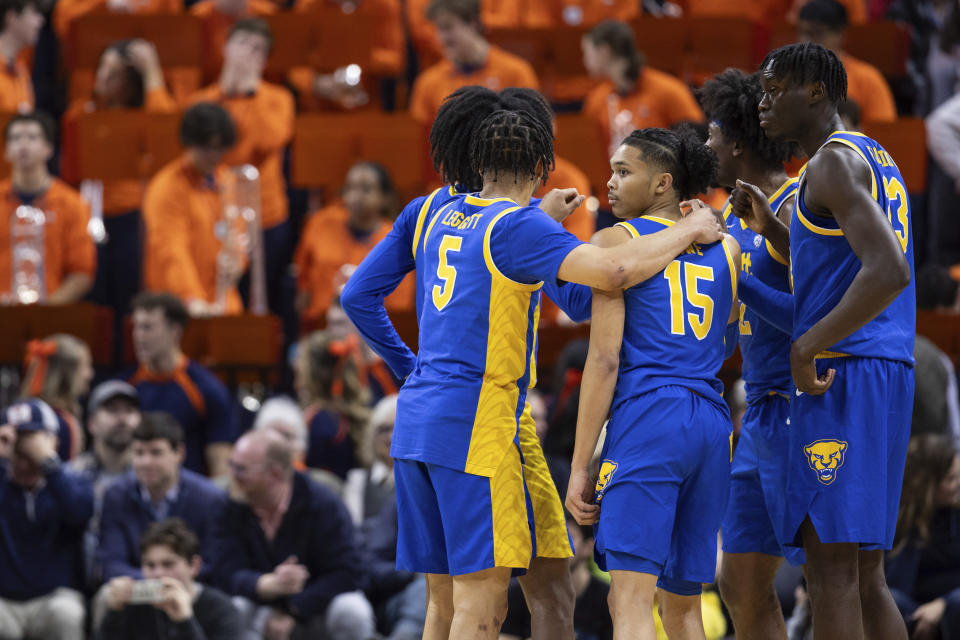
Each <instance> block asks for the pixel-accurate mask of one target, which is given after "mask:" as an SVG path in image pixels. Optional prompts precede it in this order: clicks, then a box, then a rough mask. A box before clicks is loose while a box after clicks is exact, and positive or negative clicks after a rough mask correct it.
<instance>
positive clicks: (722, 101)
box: [697, 69, 794, 167]
mask: <svg viewBox="0 0 960 640" xmlns="http://www.w3.org/2000/svg"><path fill="white" fill-rule="evenodd" d="M761 93H762V91H761V89H760V81H759V79H758V77H757V74H753V75H747V74H745V73H744V72H743V71H740V70H739V69H727V70H726V71H724V72H723V73H718V74H717V75H715V76H713V78H712V79H710V80H707V81H706V82H705V83H704V85H703V87H701V88H700V89H699V90H698V91H697V97H698V98H699V99H700V103H701V106H703V110H704V112H705V113H706V114H707V118H708V119H709V120H713V121H714V122H716V124H717V126H719V127H720V130H721V131H722V132H723V135H724V136H726V137H727V138H728V139H729V140H731V141H733V142H736V143H738V144H740V145H741V146H743V147H746V148H747V149H749V150H750V151H751V152H753V153H754V154H755V155H757V156H758V157H759V158H760V159H761V160H763V162H764V164H766V165H768V166H771V167H773V166H780V165H782V164H783V163H784V162H786V161H788V160H789V159H790V158H791V157H793V155H794V153H793V152H794V149H793V145H792V144H790V143H786V142H773V141H771V140H770V139H769V138H768V137H767V136H766V134H765V133H764V132H763V129H761V128H760V118H759V117H758V110H757V105H759V104H760V94H761Z"/></svg>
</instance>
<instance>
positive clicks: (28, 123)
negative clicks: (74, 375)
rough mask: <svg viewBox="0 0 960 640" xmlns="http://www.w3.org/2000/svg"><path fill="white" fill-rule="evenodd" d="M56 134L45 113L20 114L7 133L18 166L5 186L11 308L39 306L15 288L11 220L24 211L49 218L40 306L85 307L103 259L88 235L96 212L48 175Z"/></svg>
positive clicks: (2, 204) (3, 283) (1, 293)
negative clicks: (24, 304) (20, 209)
mask: <svg viewBox="0 0 960 640" xmlns="http://www.w3.org/2000/svg"><path fill="white" fill-rule="evenodd" d="M53 130H54V124H53V121H52V120H51V119H50V118H49V117H48V116H46V115H45V114H41V113H29V114H19V115H16V116H14V117H13V118H12V119H11V120H10V122H9V123H8V124H7V126H6V128H5V129H4V140H5V142H6V157H7V162H9V163H10V164H11V165H12V167H13V170H12V172H11V175H10V177H9V178H7V179H5V180H3V181H2V182H0V300H3V301H4V302H6V303H8V304H9V303H13V304H17V303H19V302H37V301H38V300H37V298H36V297H34V296H33V295H29V294H28V295H26V297H25V296H24V295H16V293H15V292H14V291H13V287H12V280H13V270H14V264H13V254H12V247H13V242H12V237H11V221H12V218H13V216H14V215H15V212H16V210H17V208H18V207H20V206H29V207H33V208H35V209H37V210H39V211H41V212H43V214H44V218H43V223H42V224H43V228H42V234H43V256H42V258H41V260H42V276H41V282H42V283H41V287H40V288H41V293H40V296H39V301H40V302H43V303H45V304H70V303H73V302H79V301H80V300H82V299H83V297H84V296H85V295H86V294H87V292H88V291H90V288H91V287H92V286H93V274H94V272H95V271H96V261H97V257H96V250H95V249H94V245H93V240H91V239H90V235H89V234H88V233H87V224H88V222H89V221H90V208H89V206H88V205H87V203H86V202H84V200H83V198H81V197H80V194H79V193H77V192H76V191H74V190H73V189H71V188H70V187H69V186H67V183H65V182H63V181H62V180H59V179H57V178H54V177H53V176H51V175H50V172H49V171H48V170H47V161H48V160H49V159H50V157H51V156H52V155H53V139H54V134H53ZM31 290H32V291H35V289H31ZM23 293H24V292H21V294H23Z"/></svg>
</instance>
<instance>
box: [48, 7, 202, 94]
mask: <svg viewBox="0 0 960 640" xmlns="http://www.w3.org/2000/svg"><path fill="white" fill-rule="evenodd" d="M127 38H143V39H144V40H149V41H150V42H152V43H153V44H154V45H155V46H156V47H157V53H158V54H159V56H160V64H161V66H162V67H163V69H164V76H165V77H166V80H167V84H168V86H169V88H170V93H171V95H173V97H174V98H175V99H176V100H177V102H179V103H184V102H185V101H186V100H187V98H188V97H189V96H190V94H192V93H193V92H195V91H196V90H198V89H199V88H200V82H201V79H202V71H201V65H202V64H203V28H202V23H201V22H200V20H199V19H198V18H196V17H195V16H192V15H188V14H149V15H147V14H126V13H94V14H88V15H85V16H82V17H80V18H78V19H77V21H76V22H75V23H74V25H73V26H72V27H71V29H70V38H69V41H68V42H67V46H66V51H65V56H64V60H65V62H66V64H67V67H68V68H69V69H70V97H71V99H75V98H84V97H87V96H89V95H90V92H91V90H92V88H93V74H94V72H95V70H96V68H97V64H98V62H99V61H100V55H101V54H102V53H103V50H104V49H105V48H106V47H107V46H108V45H109V44H110V43H112V42H115V41H117V40H124V39H127Z"/></svg>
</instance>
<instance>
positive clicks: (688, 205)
mask: <svg viewBox="0 0 960 640" xmlns="http://www.w3.org/2000/svg"><path fill="white" fill-rule="evenodd" d="M698 209H710V211H712V212H713V215H714V216H715V217H716V219H717V222H719V223H720V228H721V229H723V231H724V233H726V231H727V222H726V221H725V220H724V219H723V213H721V212H720V211H717V210H716V209H714V208H713V207H711V206H710V205H708V204H707V203H706V202H704V201H703V200H701V199H700V198H692V199H690V200H684V201H683V202H681V203H680V212H681V213H683V215H685V216H686V215H689V214H691V213H693V212H694V211H696V210H698Z"/></svg>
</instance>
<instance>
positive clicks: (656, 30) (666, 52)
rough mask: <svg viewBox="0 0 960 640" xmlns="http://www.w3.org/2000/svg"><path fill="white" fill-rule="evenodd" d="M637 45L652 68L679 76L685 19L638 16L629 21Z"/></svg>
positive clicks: (684, 49) (685, 50) (682, 53)
mask: <svg viewBox="0 0 960 640" xmlns="http://www.w3.org/2000/svg"><path fill="white" fill-rule="evenodd" d="M630 26H632V27H633V33H634V34H635V35H636V37H637V47H638V48H639V49H640V50H641V51H643V53H644V55H645V56H646V57H647V63H648V64H649V65H650V66H651V67H653V68H654V69H658V70H660V71H666V72H667V73H672V74H673V75H675V76H679V75H681V74H682V73H683V64H684V57H685V55H686V52H687V21H686V20H683V19H675V18H639V19H637V20H634V21H633V22H632V23H630Z"/></svg>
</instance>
